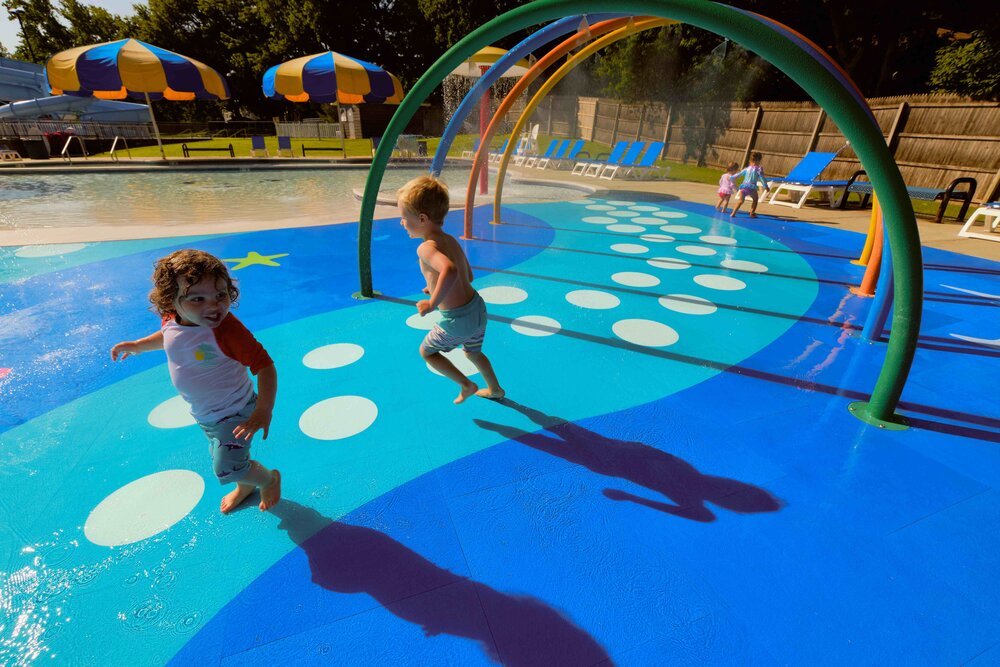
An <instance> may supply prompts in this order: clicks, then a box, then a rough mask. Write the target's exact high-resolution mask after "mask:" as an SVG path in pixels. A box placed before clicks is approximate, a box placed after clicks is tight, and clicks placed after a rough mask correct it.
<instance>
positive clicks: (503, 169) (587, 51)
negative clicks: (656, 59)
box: [493, 19, 678, 222]
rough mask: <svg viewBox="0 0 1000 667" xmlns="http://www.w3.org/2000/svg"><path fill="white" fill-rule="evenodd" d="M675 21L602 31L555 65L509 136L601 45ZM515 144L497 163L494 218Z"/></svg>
mask: <svg viewBox="0 0 1000 667" xmlns="http://www.w3.org/2000/svg"><path fill="white" fill-rule="evenodd" d="M674 23H678V21H674V20H672V19H643V20H641V21H636V22H635V23H632V24H630V25H627V26H625V27H624V28H619V29H618V30H616V31H614V32H612V33H608V34H607V35H604V36H603V37H601V38H600V39H596V40H594V41H593V42H591V43H590V44H588V45H587V46H586V47H584V48H583V49H581V50H580V52H579V53H577V54H576V55H574V56H573V57H572V58H570V59H569V60H567V61H566V62H565V63H563V65H562V67H560V68H559V69H557V70H556V71H555V73H554V74H553V75H552V76H551V77H549V79H548V81H546V82H545V83H544V84H542V87H541V88H539V89H538V92H537V93H535V96H534V97H532V98H531V101H530V102H528V104H527V106H525V107H524V111H522V112H521V116H520V117H519V118H518V119H517V123H516V124H515V125H514V129H513V130H511V133H510V136H511V138H512V139H513V138H514V137H517V136H520V134H521V131H522V130H523V129H524V126H525V125H526V124H527V122H528V118H530V117H531V114H532V113H533V112H534V111H535V108H536V107H537V106H538V105H539V104H540V103H541V101H542V99H544V98H545V96H546V95H548V94H549V91H550V90H552V89H553V88H554V87H555V85H556V84H557V83H559V82H560V81H562V79H563V78H564V77H565V76H566V75H567V74H569V73H570V72H572V71H573V70H574V69H576V67H577V66H578V65H580V64H581V63H582V62H583V61H584V60H586V59H587V58H588V57H589V56H591V55H592V54H593V53H594V52H595V51H597V50H599V49H602V48H604V47H605V46H607V45H608V44H612V43H614V42H617V41H618V40H620V39H623V38H625V37H628V36H629V35H632V34H634V33H637V32H641V31H643V30H649V29H651V28H661V27H663V26H665V25H671V24H674ZM516 146H517V141H508V142H507V148H506V149H505V150H504V152H503V156H502V157H501V158H500V166H499V168H498V170H497V184H496V188H495V194H494V195H493V220H495V221H497V222H499V221H500V197H501V195H502V194H503V179H504V176H505V175H506V173H507V165H508V163H509V162H510V156H511V153H513V152H514V148H515V147H516Z"/></svg>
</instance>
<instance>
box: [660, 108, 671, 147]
mask: <svg viewBox="0 0 1000 667" xmlns="http://www.w3.org/2000/svg"><path fill="white" fill-rule="evenodd" d="M673 120H674V105H673V104H669V105H667V124H666V125H665V126H664V127H663V151H661V153H660V159H661V160H666V159H667V153H668V152H669V150H670V123H672V122H673Z"/></svg>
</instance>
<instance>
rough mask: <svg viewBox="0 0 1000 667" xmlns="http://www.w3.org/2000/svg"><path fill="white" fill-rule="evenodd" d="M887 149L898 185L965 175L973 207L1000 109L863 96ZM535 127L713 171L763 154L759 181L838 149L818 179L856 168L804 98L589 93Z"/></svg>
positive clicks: (988, 180)
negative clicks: (651, 148) (683, 98)
mask: <svg viewBox="0 0 1000 667" xmlns="http://www.w3.org/2000/svg"><path fill="white" fill-rule="evenodd" d="M869 104H870V105H871V107H872V111H873V112H874V114H875V119H876V120H877V121H878V123H879V127H880V128H881V129H882V135H883V136H884V137H885V140H886V143H887V144H888V146H889V150H890V152H891V153H892V155H893V157H894V158H895V160H896V164H897V165H899V170H900V172H901V173H902V175H903V180H904V181H905V182H906V183H907V184H908V185H914V186H924V187H944V186H946V185H948V183H950V182H951V181H952V180H953V179H955V178H959V177H972V178H975V179H976V182H977V183H978V186H977V190H976V200H977V201H988V200H996V199H997V198H998V197H1000V104H997V103H993V102H972V101H968V100H963V99H956V98H954V97H935V96H930V95H923V96H911V97H894V98H881V99H872V100H869ZM533 121H534V122H537V123H540V125H541V127H542V131H543V132H544V133H546V134H549V135H554V136H558V137H579V138H583V139H587V140H589V141H597V142H600V143H604V144H608V145H610V144H612V143H614V142H615V141H619V140H623V139H628V140H632V141H637V140H645V141H663V142H664V143H665V146H664V149H663V157H664V158H665V159H669V160H675V161H679V162H689V161H697V159H698V157H699V155H701V154H703V158H704V162H705V163H706V164H707V165H709V166H713V167H718V168H722V167H724V166H725V165H726V164H728V163H729V162H737V163H739V164H740V165H741V166H742V165H745V164H746V163H747V160H748V158H749V156H750V152H751V151H754V150H756V151H760V152H762V153H763V154H764V167H765V171H766V172H767V173H768V174H769V175H784V174H787V173H788V171H789V170H791V168H792V167H793V166H794V165H795V164H796V163H797V162H798V161H799V159H800V158H801V157H802V156H803V155H805V154H806V153H807V152H809V151H823V152H838V157H837V159H836V160H834V162H833V164H831V165H830V166H829V167H827V169H826V170H825V171H824V172H823V176H822V177H823V178H824V179H846V178H848V177H849V176H850V175H851V174H852V173H854V172H855V171H856V170H857V169H860V168H861V165H860V163H859V161H858V158H857V156H856V155H855V154H854V151H852V150H851V147H850V146H848V145H847V141H846V139H845V138H844V135H843V134H842V133H841V132H840V130H839V129H838V128H837V126H836V125H835V124H834V123H833V121H831V120H830V118H829V117H828V116H827V115H826V113H825V112H824V111H823V110H822V109H820V108H819V107H818V106H816V105H815V104H813V103H811V102H761V103H759V104H758V105H754V106H750V107H742V106H736V105H733V106H730V107H728V108H722V109H719V108H714V109H713V108H709V107H704V106H693V105H674V106H670V107H668V106H665V105H663V104H657V103H650V104H621V103H619V102H616V101H614V100H606V99H599V98H596V97H565V96H550V97H549V98H548V100H547V101H546V102H545V103H544V104H542V105H540V106H539V108H538V109H537V110H536V112H535V117H534V118H533Z"/></svg>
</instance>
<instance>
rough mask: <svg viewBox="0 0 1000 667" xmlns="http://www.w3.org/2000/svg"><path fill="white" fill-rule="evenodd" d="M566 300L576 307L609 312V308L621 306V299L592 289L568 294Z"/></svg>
mask: <svg viewBox="0 0 1000 667" xmlns="http://www.w3.org/2000/svg"><path fill="white" fill-rule="evenodd" d="M566 300H567V301H569V302H570V303H571V304H573V305H574V306H579V307H580V308H590V309H592V310H608V309H609V308H617V307H618V305H619V304H621V299H619V298H618V297H616V296H615V295H614V294H608V293H607V292H601V291H600V290H592V289H578V290H573V291H572V292H568V293H567V294H566Z"/></svg>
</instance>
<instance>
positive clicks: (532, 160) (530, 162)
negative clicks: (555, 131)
mask: <svg viewBox="0 0 1000 667" xmlns="http://www.w3.org/2000/svg"><path fill="white" fill-rule="evenodd" d="M558 143H559V141H558V140H556V139H553V140H552V141H550V142H549V147H548V148H546V149H545V152H544V153H542V154H541V156H538V155H532V156H531V157H529V158H528V159H527V160H525V161H524V166H525V167H526V168H529V169H530V168H531V167H534V166H535V165H536V164H538V162H539V160H551V159H552V154H553V153H554V152H555V150H556V144H558Z"/></svg>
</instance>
